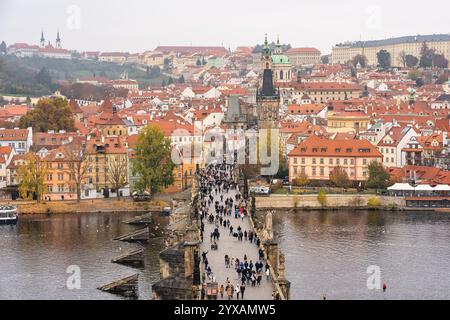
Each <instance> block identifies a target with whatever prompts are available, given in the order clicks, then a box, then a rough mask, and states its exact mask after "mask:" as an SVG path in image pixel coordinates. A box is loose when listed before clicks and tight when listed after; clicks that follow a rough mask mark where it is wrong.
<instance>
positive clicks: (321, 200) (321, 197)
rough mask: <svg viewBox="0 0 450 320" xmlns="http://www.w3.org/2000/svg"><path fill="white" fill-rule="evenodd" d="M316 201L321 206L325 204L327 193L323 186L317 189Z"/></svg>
mask: <svg viewBox="0 0 450 320" xmlns="http://www.w3.org/2000/svg"><path fill="white" fill-rule="evenodd" d="M317 201H318V202H319V204H320V205H321V206H322V207H325V206H326V205H327V193H326V192H325V190H324V189H323V188H321V189H320V190H319V194H318V195H317Z"/></svg>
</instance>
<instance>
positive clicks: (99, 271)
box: [0, 213, 167, 299]
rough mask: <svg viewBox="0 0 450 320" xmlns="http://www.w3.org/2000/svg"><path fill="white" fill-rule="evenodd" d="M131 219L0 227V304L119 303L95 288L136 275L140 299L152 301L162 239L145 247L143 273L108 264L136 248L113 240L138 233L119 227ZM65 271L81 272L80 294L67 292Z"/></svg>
mask: <svg viewBox="0 0 450 320" xmlns="http://www.w3.org/2000/svg"><path fill="white" fill-rule="evenodd" d="M134 216H135V214H134V213H121V214H110V213H107V214H106V213H105V214H99V213H96V214H60V215H54V216H52V217H51V218H47V217H45V216H23V217H21V219H20V220H19V222H18V224H17V226H0V299H120V297H119V296H116V295H112V294H109V293H104V292H101V291H99V290H97V289H96V288H97V287H99V286H101V285H104V284H107V283H109V282H111V281H114V280H117V279H120V278H122V277H125V276H128V275H131V274H134V273H136V272H139V273H140V278H139V296H140V298H141V299H150V297H151V285H152V284H153V283H154V282H155V281H157V280H159V257H158V253H159V251H161V250H162V249H163V247H164V243H163V239H162V238H161V237H155V238H153V239H151V240H150V242H149V244H148V245H147V246H146V247H147V250H146V252H145V263H146V268H145V269H144V270H140V269H135V268H131V267H127V266H123V265H119V264H114V263H111V262H110V261H111V259H112V258H113V257H115V256H118V255H120V254H123V253H125V252H127V251H129V250H132V249H136V248H138V247H139V246H138V245H137V244H130V243H126V242H119V241H113V240H112V239H113V238H115V237H117V236H120V235H123V234H126V233H128V232H131V231H133V230H136V229H138V228H136V227H133V226H130V225H126V224H124V223H121V221H123V220H125V219H128V218H131V217H134ZM154 223H155V225H157V224H160V225H164V224H166V223H167V218H164V217H155V219H154ZM161 229H162V228H158V230H161ZM151 232H153V233H158V231H151ZM69 265H78V266H79V267H80V268H81V289H80V290H68V289H67V287H66V281H67V277H68V276H70V275H69V274H67V273H66V269H67V267H68V266H69Z"/></svg>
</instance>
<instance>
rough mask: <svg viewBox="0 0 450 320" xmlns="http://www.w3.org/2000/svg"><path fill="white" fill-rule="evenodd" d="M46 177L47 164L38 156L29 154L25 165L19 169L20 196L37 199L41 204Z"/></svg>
mask: <svg viewBox="0 0 450 320" xmlns="http://www.w3.org/2000/svg"><path fill="white" fill-rule="evenodd" d="M46 175H47V165H46V163H45V162H44V161H42V159H41V158H40V157H39V156H38V155H36V154H34V153H31V152H30V153H28V154H27V156H26V158H25V164H21V165H19V166H18V168H17V177H18V181H20V182H19V193H20V196H21V197H22V198H24V199H29V198H36V200H37V202H38V203H39V202H41V199H42V194H43V193H44V179H45V176H46Z"/></svg>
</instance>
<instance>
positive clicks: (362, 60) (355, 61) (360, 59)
mask: <svg viewBox="0 0 450 320" xmlns="http://www.w3.org/2000/svg"><path fill="white" fill-rule="evenodd" d="M358 63H359V65H360V66H361V67H362V68H365V67H367V57H366V56H365V55H362V54H357V55H356V56H354V57H353V59H352V65H353V67H355V68H356V66H357V65H358Z"/></svg>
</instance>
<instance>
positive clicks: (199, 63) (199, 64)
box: [195, 59, 202, 67]
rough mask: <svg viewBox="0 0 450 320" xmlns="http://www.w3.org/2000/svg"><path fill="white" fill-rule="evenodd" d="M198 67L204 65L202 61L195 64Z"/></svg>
mask: <svg viewBox="0 0 450 320" xmlns="http://www.w3.org/2000/svg"><path fill="white" fill-rule="evenodd" d="M195 64H196V65H197V67H199V66H201V65H202V62H201V61H200V59H197V62H196V63H195Z"/></svg>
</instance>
